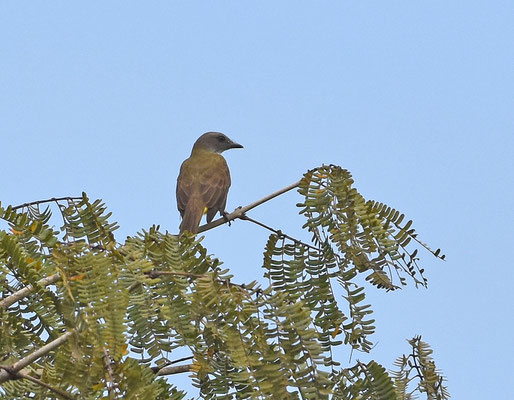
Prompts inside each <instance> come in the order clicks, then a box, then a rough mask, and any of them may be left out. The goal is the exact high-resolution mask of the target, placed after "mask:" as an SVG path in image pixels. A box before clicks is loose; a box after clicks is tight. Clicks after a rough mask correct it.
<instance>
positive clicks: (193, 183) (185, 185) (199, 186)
mask: <svg viewBox="0 0 514 400" xmlns="http://www.w3.org/2000/svg"><path fill="white" fill-rule="evenodd" d="M242 147H243V146H241V145H240V144H238V143H235V142H233V141H232V140H230V139H229V138H228V137H227V136H225V135H224V134H223V133H219V132H207V133H204V134H203V135H202V136H200V137H199V138H198V140H197V141H196V142H195V144H194V146H193V150H192V151H191V156H190V157H189V158H188V159H187V160H185V161H184V162H183V163H182V166H181V167H180V174H179V176H178V178H177V206H178V210H179V211H180V215H181V217H182V223H181V224H180V233H182V232H184V231H189V232H191V233H198V226H199V225H200V220H201V219H202V215H203V214H204V213H207V222H211V221H212V219H213V218H214V216H215V215H216V213H217V212H219V213H220V214H221V215H224V214H225V205H226V203H227V195H228V189H229V188H230V172H229V170H228V165H227V162H226V161H225V158H223V156H222V155H221V153H222V152H224V151H225V150H228V149H235V148H242Z"/></svg>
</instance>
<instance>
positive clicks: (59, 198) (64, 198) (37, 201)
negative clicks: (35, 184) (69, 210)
mask: <svg viewBox="0 0 514 400" xmlns="http://www.w3.org/2000/svg"><path fill="white" fill-rule="evenodd" d="M62 200H68V201H70V200H71V201H73V200H82V197H69V196H66V197H52V198H51V199H46V200H36V201H31V202H29V203H23V204H20V205H19V206H14V207H12V209H13V210H18V209H20V208H24V207H28V206H33V205H36V204H43V203H52V202H58V201H62Z"/></svg>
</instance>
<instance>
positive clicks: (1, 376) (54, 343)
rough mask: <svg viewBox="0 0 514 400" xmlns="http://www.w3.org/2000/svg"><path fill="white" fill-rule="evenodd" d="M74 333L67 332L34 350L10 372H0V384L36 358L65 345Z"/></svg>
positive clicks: (15, 364) (13, 366) (11, 368)
mask: <svg viewBox="0 0 514 400" xmlns="http://www.w3.org/2000/svg"><path fill="white" fill-rule="evenodd" d="M73 333H74V331H68V332H66V333H65V334H64V335H62V336H61V337H59V338H57V339H55V340H53V341H51V342H50V343H48V344H46V345H44V346H43V347H41V348H40V349H39V350H36V351H35V352H34V353H31V354H29V355H28V356H26V357H24V358H22V359H21V360H19V361H18V362H16V363H14V364H13V365H11V366H10V367H9V368H10V371H11V372H7V371H6V370H5V369H4V371H1V372H0V383H2V382H6V381H8V380H10V379H13V378H12V374H13V373H18V372H19V371H21V370H22V369H23V368H25V367H26V366H27V365H30V364H32V363H33V362H34V361H36V360H37V359H38V358H40V357H42V356H44V355H45V354H47V353H49V352H51V351H52V350H55V349H56V348H57V347H59V346H60V345H61V344H63V343H65V342H66V341H67V340H68V338H69V337H70V336H71V335H73Z"/></svg>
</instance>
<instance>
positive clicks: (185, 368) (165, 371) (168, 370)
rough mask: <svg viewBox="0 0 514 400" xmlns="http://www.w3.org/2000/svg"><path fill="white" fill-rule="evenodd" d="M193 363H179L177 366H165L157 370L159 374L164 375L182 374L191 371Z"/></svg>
mask: <svg viewBox="0 0 514 400" xmlns="http://www.w3.org/2000/svg"><path fill="white" fill-rule="evenodd" d="M192 366H193V364H187V365H177V366H175V367H164V368H161V369H160V370H159V372H157V376H163V375H175V374H181V373H183V372H189V371H191V367H192Z"/></svg>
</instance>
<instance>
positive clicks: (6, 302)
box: [0, 273, 61, 310]
mask: <svg viewBox="0 0 514 400" xmlns="http://www.w3.org/2000/svg"><path fill="white" fill-rule="evenodd" d="M60 278H61V275H60V274H59V273H57V274H53V275H50V276H47V277H46V278H43V279H40V280H39V281H37V284H38V285H39V286H48V285H51V284H52V283H55V282H57V281H58V280H59V279H60ZM33 290H34V287H33V286H32V285H29V286H27V287H24V288H23V289H20V290H18V291H16V292H14V293H13V294H11V295H10V296H7V297H6V298H5V299H3V300H2V301H0V307H1V308H3V309H4V310H6V309H7V308H8V307H10V306H11V305H13V304H14V303H16V302H17V301H19V300H21V299H23V298H24V297H26V296H28V295H29V294H30V293H32V292H33Z"/></svg>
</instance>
